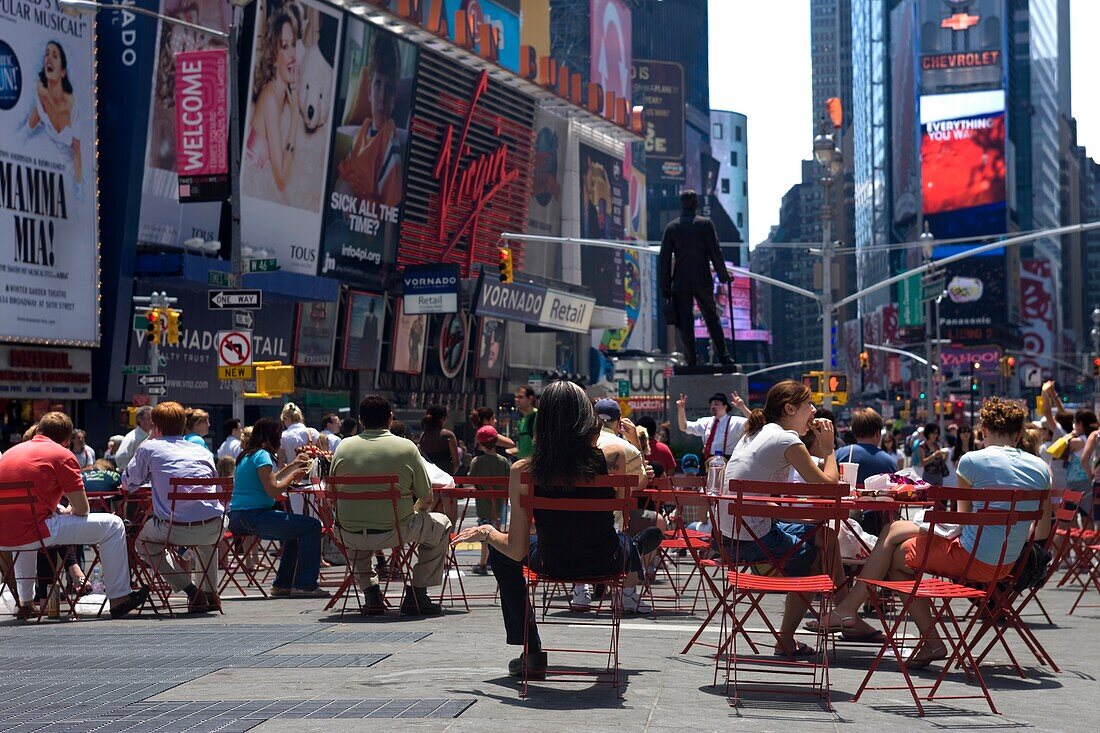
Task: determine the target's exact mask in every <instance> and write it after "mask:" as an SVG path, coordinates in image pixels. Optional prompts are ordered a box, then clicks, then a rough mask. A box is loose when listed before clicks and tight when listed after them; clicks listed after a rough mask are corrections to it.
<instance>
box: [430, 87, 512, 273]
mask: <svg viewBox="0 0 1100 733" xmlns="http://www.w3.org/2000/svg"><path fill="white" fill-rule="evenodd" d="M488 85H489V72H488V71H486V70H482V72H481V75H480V76H478V79H477V84H476V85H475V86H474V92H473V95H471V97H470V104H469V106H468V107H467V108H466V115H465V118H464V119H463V121H462V132H461V133H460V135H459V137H458V142H457V143H455V141H454V132H455V128H454V125H447V129H446V130H445V131H444V133H443V143H442V145H441V146H440V149H439V156H438V157H437V158H436V163H435V169H434V170H433V171H432V175H433V177H434V178H435V179H436V180H437V181H439V182H440V183H439V208H440V211H439V225H438V227H437V231H436V234H437V237H438V240H439V241H440V242H443V243H444V244H445V246H444V248H443V255H442V257H440V259H441V260H443V261H446V259H447V257H448V256H449V255H450V254H451V252H453V251H454V249H455V247H456V245H457V244H458V242H459V239H461V238H462V236H463V235H464V234H467V233H469V235H470V246H469V248H468V251H467V253H466V263H465V265H464V267H463V271H464V272H466V273H468V272H469V271H470V268H471V267H472V266H473V263H474V245H473V239H474V234H475V233H476V231H477V223H478V218H479V217H480V215H481V213H482V211H484V209H485V207H486V206H487V205H488V204H489V202H490V201H492V200H493V197H495V196H496V195H497V194H498V193H500V192H501V191H502V190H503V189H504V188H505V187H506V186H507V185H508V184H510V183H512V182H513V181H515V180H516V179H517V178H519V171H518V170H516V169H515V168H512V169H511V170H509V169H508V165H507V164H508V146H507V145H506V144H505V143H501V144H500V146H499V147H498V148H497V149H496V150H494V151H492V152H491V153H484V154H482V155H479V156H477V157H476V158H473V159H472V160H470V161H469V162H468V163H467V164H466V165H465V166H463V165H462V155H463V151H465V150H466V149H467V148H466V139H467V137H468V136H469V134H470V125H471V124H472V123H473V119H474V110H475V109H476V108H477V103H478V101H479V100H480V99H481V95H482V94H484V93H485V90H486V88H487V87H488ZM494 135H496V136H498V137H499V135H500V130H499V129H498V130H494ZM460 201H461V204H462V210H461V211H459V212H455V209H456V208H457V207H458V204H459V202H460ZM453 213H454V214H456V215H455V216H454V217H452V214H453ZM452 219H454V220H453V221H452Z"/></svg>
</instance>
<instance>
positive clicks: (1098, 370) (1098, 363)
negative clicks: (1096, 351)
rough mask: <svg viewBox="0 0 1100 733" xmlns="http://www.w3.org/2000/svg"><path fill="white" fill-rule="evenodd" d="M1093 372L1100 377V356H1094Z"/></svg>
mask: <svg viewBox="0 0 1100 733" xmlns="http://www.w3.org/2000/svg"><path fill="white" fill-rule="evenodd" d="M1092 373H1093V375H1094V376H1097V377H1100V356H1094V357H1092Z"/></svg>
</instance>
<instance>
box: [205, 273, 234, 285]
mask: <svg viewBox="0 0 1100 733" xmlns="http://www.w3.org/2000/svg"><path fill="white" fill-rule="evenodd" d="M230 277H231V273H228V272H222V271H221V270H211V271H210V272H208V273H206V282H208V283H209V284H211V285H213V286H214V287H216V288H228V287H229V286H230V284H231V283H230Z"/></svg>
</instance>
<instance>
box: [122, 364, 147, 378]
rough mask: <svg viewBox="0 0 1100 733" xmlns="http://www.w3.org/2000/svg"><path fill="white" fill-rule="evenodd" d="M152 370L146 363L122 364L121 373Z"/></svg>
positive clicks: (127, 373) (139, 372)
mask: <svg viewBox="0 0 1100 733" xmlns="http://www.w3.org/2000/svg"><path fill="white" fill-rule="evenodd" d="M150 371H152V367H150V366H149V365H148V364H123V365H122V373H123V374H125V375H132V374H148V373H149V372H150Z"/></svg>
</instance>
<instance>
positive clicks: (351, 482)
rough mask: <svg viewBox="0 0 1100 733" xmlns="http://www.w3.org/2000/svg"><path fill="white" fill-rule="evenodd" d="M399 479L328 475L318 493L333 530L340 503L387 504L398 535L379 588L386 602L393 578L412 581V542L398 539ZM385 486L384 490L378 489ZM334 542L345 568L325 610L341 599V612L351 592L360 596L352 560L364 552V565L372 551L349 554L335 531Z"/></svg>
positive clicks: (399, 526)
mask: <svg viewBox="0 0 1100 733" xmlns="http://www.w3.org/2000/svg"><path fill="white" fill-rule="evenodd" d="M398 480H399V479H398V477H397V476H396V475H393V474H388V475H376V476H339V477H337V476H329V477H327V478H326V479H325V480H324V493H323V494H321V505H322V512H323V513H325V514H327V515H329V516H331V518H332V525H333V526H334V527H340V526H341V523H340V502H348V501H352V502H354V501H371V502H380V501H384V502H388V503H389V505H390V507H391V510H392V512H393V522H394V531H395V532H396V533H397V546H396V547H394V548H393V551H392V553H391V555H390V565H391V570H390V572H389V574H388V575H387V576H386V578H385V583H384V585H383V584H382V583H379V585H381V586H382V597H383V600H386V602H387V603H388V602H389V601H388V600H387V596H388V595H389V586H390V582H391V581H392V580H393V579H394V577H395V576H397V575H398V574H400V577H402V578H412V558H413V555H414V554H415V552H416V544H415V543H406V542H405V541H404V539H403V538H402V537H401V522H400V520H399V513H398V507H397V503H398V501H400V500H401V498H402V493H401V489H399V488H398V486H397V482H398ZM339 486H357V487H362V490H360V491H340V490H338V489H337V487H339ZM378 487H385V488H378ZM332 537H333V541H334V542H335V543H336V546H337V548H338V549H339V550H340V553H341V554H342V555H343V556H344V560H345V562H346V565H345V566H344V579H343V581H342V582H341V583H340V586H339V587H338V588H337V589H336V592H335V593H333V594H332V598H330V599H329V602H328V603H327V604H326V605H325V610H326V611H328V610H329V609H331V608H334V607H335V606H336V604H337V603H338V602H339V601H340V599H341V598H343V601H344V602H343V605H342V606H341V607H340V613H341V614H342V613H344V612H345V611H346V610H347V606H348V600H349V594H352V593H354V594H355V597H356V598H358V597H359V591H360V588H359V583H358V581H356V579H355V572H354V562H353V559H355V558H357V557H358V556H359V554H360V553H367V554H368V555H369V557H367V559H366V560H365V561H364V562H367V563H370V562H373V558H374V550H371V551H369V552H368V551H366V550H355V549H354V548H352V549H351V550H350V551H349V549H348V548H347V547H346V546H345V545H344V543H343V542H341V541H340V533H339V532H336V531H334V532H333V533H332Z"/></svg>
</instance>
